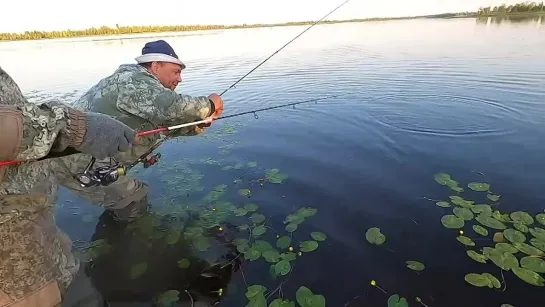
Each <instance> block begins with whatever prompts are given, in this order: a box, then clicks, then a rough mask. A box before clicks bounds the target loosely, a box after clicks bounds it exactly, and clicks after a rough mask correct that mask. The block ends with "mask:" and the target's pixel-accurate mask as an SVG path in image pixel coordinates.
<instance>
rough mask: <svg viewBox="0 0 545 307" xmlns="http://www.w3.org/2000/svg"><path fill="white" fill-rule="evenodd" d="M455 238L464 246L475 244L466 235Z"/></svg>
mask: <svg viewBox="0 0 545 307" xmlns="http://www.w3.org/2000/svg"><path fill="white" fill-rule="evenodd" d="M456 240H458V241H460V243H462V244H463V245H466V246H475V242H473V240H471V239H470V238H468V237H466V236H457V237H456Z"/></svg>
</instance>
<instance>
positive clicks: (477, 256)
mask: <svg viewBox="0 0 545 307" xmlns="http://www.w3.org/2000/svg"><path fill="white" fill-rule="evenodd" d="M466 253H467V255H468V256H469V257H471V259H473V260H475V261H477V262H480V263H486V260H487V259H488V258H486V256H484V255H481V254H479V253H477V252H476V251H474V250H468V251H466Z"/></svg>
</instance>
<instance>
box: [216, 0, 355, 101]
mask: <svg viewBox="0 0 545 307" xmlns="http://www.w3.org/2000/svg"><path fill="white" fill-rule="evenodd" d="M348 1H350V0H346V1H344V2H343V3H341V4H340V5H339V6H337V7H336V8H335V9H333V10H332V11H331V12H329V13H327V14H326V15H325V16H324V17H322V18H320V19H319V20H318V21H316V22H314V23H313V24H312V25H310V27H308V28H306V29H305V30H304V31H303V32H301V33H299V35H297V36H296V37H294V38H293V39H292V40H290V41H289V42H287V43H286V44H285V45H284V46H282V47H280V49H278V50H276V51H275V52H274V53H273V54H271V55H270V56H269V57H268V58H266V59H265V60H263V62H261V63H259V64H258V65H257V66H256V67H254V68H253V69H252V70H250V71H249V72H248V73H247V74H245V75H244V76H242V77H241V78H240V79H238V80H237V81H236V82H235V83H233V84H232V85H231V86H229V87H228V88H227V89H226V90H224V91H223V92H222V93H221V94H220V96H221V95H223V94H225V93H226V92H227V91H228V90H230V89H231V88H233V87H235V85H237V84H238V83H239V82H240V81H242V79H244V78H246V77H247V76H248V75H249V74H251V73H252V72H253V71H254V70H256V69H257V68H258V67H259V66H261V65H263V64H264V63H265V62H267V61H268V60H269V59H270V58H272V57H273V56H274V55H275V54H277V53H278V52H280V50H282V49H284V48H285V47H286V46H288V45H289V44H291V43H292V42H293V41H294V40H296V39H297V38H298V37H299V36H301V35H303V34H304V33H305V32H307V31H308V30H310V28H312V27H314V26H315V25H317V24H318V23H319V22H320V21H322V20H324V18H326V17H327V16H329V15H331V14H333V12H335V11H336V10H338V9H339V8H341V7H342V6H343V5H345V4H346V3H347V2H348Z"/></svg>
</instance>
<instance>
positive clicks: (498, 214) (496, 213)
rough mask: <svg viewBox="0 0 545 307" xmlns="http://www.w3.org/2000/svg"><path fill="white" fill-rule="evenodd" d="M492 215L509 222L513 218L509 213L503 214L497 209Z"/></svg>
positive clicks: (501, 220)
mask: <svg viewBox="0 0 545 307" xmlns="http://www.w3.org/2000/svg"><path fill="white" fill-rule="evenodd" d="M492 217H493V218H495V219H496V220H498V221H500V222H509V221H511V218H510V217H509V214H502V213H501V212H500V211H498V210H496V211H494V212H493V213H492Z"/></svg>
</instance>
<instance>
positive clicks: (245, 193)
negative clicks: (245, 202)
mask: <svg viewBox="0 0 545 307" xmlns="http://www.w3.org/2000/svg"><path fill="white" fill-rule="evenodd" d="M238 194H240V195H242V196H246V197H251V196H252V191H250V190H248V189H240V190H238Z"/></svg>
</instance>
